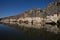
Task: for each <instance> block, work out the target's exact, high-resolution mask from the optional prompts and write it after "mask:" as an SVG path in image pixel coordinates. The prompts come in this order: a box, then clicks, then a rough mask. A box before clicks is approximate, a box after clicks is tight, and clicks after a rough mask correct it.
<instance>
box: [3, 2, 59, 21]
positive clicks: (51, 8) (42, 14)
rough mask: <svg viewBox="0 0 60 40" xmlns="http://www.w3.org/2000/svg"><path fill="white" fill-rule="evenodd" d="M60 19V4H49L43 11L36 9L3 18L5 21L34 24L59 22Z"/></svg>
mask: <svg viewBox="0 0 60 40" xmlns="http://www.w3.org/2000/svg"><path fill="white" fill-rule="evenodd" d="M58 19H60V2H51V3H49V4H48V6H47V7H46V8H45V9H44V10H41V9H40V8H34V9H31V10H26V11H25V12H23V13H21V14H19V15H15V16H9V17H5V18H3V20H2V22H3V21H6V22H8V21H18V22H19V20H22V21H26V20H28V21H29V22H31V21H32V20H33V21H34V22H42V21H43V20H44V21H47V22H49V21H54V22H57V20H58Z"/></svg>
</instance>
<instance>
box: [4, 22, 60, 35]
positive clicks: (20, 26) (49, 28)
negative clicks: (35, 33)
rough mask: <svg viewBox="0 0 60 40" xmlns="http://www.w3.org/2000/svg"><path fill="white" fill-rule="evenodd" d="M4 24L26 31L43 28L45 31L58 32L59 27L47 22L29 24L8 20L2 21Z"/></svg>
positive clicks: (59, 31) (59, 30)
mask: <svg viewBox="0 0 60 40" xmlns="http://www.w3.org/2000/svg"><path fill="white" fill-rule="evenodd" d="M4 24H5V25H8V26H10V27H13V28H16V29H17V30H22V31H27V30H28V29H37V30H40V29H43V30H44V29H45V31H47V32H52V33H55V34H58V33H59V34H60V29H59V28H58V27H57V25H55V26H53V25H48V24H44V25H40V24H34V25H32V24H31V23H29V24H25V23H22V24H19V23H16V22H10V23H4Z"/></svg>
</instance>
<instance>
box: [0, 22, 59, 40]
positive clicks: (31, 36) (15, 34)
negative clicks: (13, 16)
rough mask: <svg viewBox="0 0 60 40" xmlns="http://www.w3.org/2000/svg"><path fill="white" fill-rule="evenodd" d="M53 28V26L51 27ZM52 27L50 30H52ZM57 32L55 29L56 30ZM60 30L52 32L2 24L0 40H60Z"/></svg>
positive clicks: (13, 24) (45, 29)
mask: <svg viewBox="0 0 60 40" xmlns="http://www.w3.org/2000/svg"><path fill="white" fill-rule="evenodd" d="M51 27H52V26H51ZM51 27H50V28H51ZM52 28H54V26H53V27H52ZM54 30H55V29H54ZM58 31H59V30H55V31H51V29H49V30H47V28H46V27H45V28H40V29H38V28H37V29H35V28H32V27H25V26H24V25H23V26H21V25H18V24H16V23H5V24H0V39H4V40H5V39H8V40H60V34H59V33H57V32H58Z"/></svg>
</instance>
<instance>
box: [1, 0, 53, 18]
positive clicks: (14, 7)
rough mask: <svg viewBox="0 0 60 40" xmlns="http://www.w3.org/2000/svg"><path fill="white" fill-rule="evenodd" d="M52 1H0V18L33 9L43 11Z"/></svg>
mask: <svg viewBox="0 0 60 40" xmlns="http://www.w3.org/2000/svg"><path fill="white" fill-rule="evenodd" d="M52 1H53V0H0V18H2V17H8V16H13V15H17V14H20V13H22V12H24V11H26V10H29V9H33V8H41V9H44V8H45V7H46V6H47V5H48V3H50V2H52Z"/></svg>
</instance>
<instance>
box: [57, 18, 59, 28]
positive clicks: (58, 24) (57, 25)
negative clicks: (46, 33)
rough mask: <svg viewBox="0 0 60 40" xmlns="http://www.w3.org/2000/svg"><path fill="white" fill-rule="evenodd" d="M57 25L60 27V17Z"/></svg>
mask: <svg viewBox="0 0 60 40" xmlns="http://www.w3.org/2000/svg"><path fill="white" fill-rule="evenodd" d="M57 27H59V28H60V19H59V20H57Z"/></svg>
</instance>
